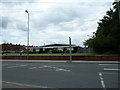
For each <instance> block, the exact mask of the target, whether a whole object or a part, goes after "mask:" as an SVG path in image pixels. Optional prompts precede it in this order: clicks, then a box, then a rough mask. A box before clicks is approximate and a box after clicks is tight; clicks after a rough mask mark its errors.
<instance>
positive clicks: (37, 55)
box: [0, 54, 119, 56]
mask: <svg viewBox="0 0 120 90" xmlns="http://www.w3.org/2000/svg"><path fill="white" fill-rule="evenodd" d="M0 56H20V54H4V55H0ZM21 56H27V54H22V55H21ZM29 56H69V54H63V55H61V54H29ZM72 56H119V55H118V54H72Z"/></svg>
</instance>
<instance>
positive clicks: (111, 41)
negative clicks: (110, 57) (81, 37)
mask: <svg viewBox="0 0 120 90" xmlns="http://www.w3.org/2000/svg"><path fill="white" fill-rule="evenodd" d="M117 4H118V3H116V2H114V3H113V9H110V10H109V11H107V12H106V15H105V16H104V17H103V19H101V20H100V21H99V22H98V27H97V31H96V32H95V34H94V37H92V38H89V39H88V40H86V41H85V42H84V45H85V46H87V47H91V48H93V50H94V51H95V52H96V53H120V23H119V14H118V7H117Z"/></svg>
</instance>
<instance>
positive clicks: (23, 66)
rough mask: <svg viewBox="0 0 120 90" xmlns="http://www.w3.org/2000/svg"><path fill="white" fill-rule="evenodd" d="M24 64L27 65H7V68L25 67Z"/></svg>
mask: <svg viewBox="0 0 120 90" xmlns="http://www.w3.org/2000/svg"><path fill="white" fill-rule="evenodd" d="M25 66H27V65H16V66H9V67H7V68H16V67H25Z"/></svg>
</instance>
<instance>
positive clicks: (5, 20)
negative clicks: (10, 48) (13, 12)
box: [0, 17, 11, 29]
mask: <svg viewBox="0 0 120 90" xmlns="http://www.w3.org/2000/svg"><path fill="white" fill-rule="evenodd" d="M0 21H1V23H2V24H0V27H2V28H4V29H6V28H7V27H8V24H9V23H10V22H11V21H10V19H9V18H8V17H2V18H1V20H0Z"/></svg>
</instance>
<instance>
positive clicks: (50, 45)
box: [41, 44, 77, 47]
mask: <svg viewBox="0 0 120 90" xmlns="http://www.w3.org/2000/svg"><path fill="white" fill-rule="evenodd" d="M54 46H70V45H69V44H49V45H44V46H41V47H54ZM71 46H72V47H77V46H76V45H73V44H72V45H71Z"/></svg>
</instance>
